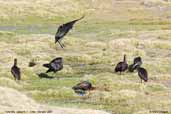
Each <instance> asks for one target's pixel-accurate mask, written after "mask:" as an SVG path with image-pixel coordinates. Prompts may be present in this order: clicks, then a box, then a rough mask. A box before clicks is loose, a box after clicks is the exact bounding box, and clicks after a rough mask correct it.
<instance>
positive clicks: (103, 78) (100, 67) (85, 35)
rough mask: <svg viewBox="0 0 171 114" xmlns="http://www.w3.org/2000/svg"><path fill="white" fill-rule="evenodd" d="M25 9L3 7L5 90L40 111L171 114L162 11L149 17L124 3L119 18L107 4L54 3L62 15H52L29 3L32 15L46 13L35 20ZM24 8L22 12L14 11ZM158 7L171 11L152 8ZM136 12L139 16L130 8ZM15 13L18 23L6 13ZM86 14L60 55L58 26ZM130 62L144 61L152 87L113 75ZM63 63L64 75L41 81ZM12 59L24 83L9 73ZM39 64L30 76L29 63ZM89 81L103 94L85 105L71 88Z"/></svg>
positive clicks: (45, 5) (168, 43) (0, 41)
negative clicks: (49, 65)
mask: <svg viewBox="0 0 171 114" xmlns="http://www.w3.org/2000/svg"><path fill="white" fill-rule="evenodd" d="M24 1H25V0H21V1H20V2H18V1H17V0H14V2H12V3H11V4H9V3H8V2H7V4H8V5H9V7H8V8H7V7H6V6H5V3H6V2H5V1H4V2H2V4H1V6H3V8H4V9H3V10H2V11H1V12H0V14H1V15H4V17H3V18H1V22H0V25H1V28H0V30H1V31H0V53H1V55H0V76H1V78H0V85H1V86H6V87H10V88H14V89H17V90H19V91H20V92H23V93H25V94H27V95H28V96H30V97H32V98H33V99H35V100H36V101H37V102H39V103H44V104H48V105H53V106H63V107H77V108H93V109H101V110H106V111H108V112H111V113H114V114H115V113H116V114H144V113H149V112H150V111H153V110H164V111H169V113H171V110H170V109H171V100H170V99H171V91H170V89H171V65H170V64H171V39H170V36H171V30H170V29H171V28H170V26H171V20H170V19H166V18H165V17H166V14H167V16H168V17H169V16H170V13H168V12H167V13H165V12H162V11H160V14H161V15H160V14H156V12H157V11H158V9H155V8H154V9H155V10H154V9H151V10H150V9H148V8H146V7H145V6H141V4H140V3H139V2H130V1H126V3H125V2H123V1H120V2H119V1H118V2H117V4H115V5H116V8H117V7H120V8H121V10H120V11H118V10H117V9H115V8H113V7H111V6H110V4H107V3H106V4H104V2H103V1H95V4H94V5H92V4H91V2H92V1H87V2H85V1H82V0H71V1H70V0H65V1H61V0H59V1H56V2H55V1H54V4H55V5H61V6H60V7H57V8H52V6H51V5H50V2H49V1H43V2H42V3H41V4H40V3H39V2H40V1H39V0H36V2H37V3H36V4H35V5H33V4H31V2H26V1H25V2H26V3H25V4H26V5H27V7H26V8H28V9H34V8H40V9H39V10H38V11H37V12H36V11H30V10H28V9H26V10H23V9H24V8H23V4H24ZM110 2H111V3H112V0H111V1H110ZM129 2H130V3H129ZM151 2H152V3H153V2H154V1H151ZM18 3H20V7H18V8H17V9H15V10H14V9H13V8H14V7H15V5H16V4H18ZM86 3H87V4H86ZM64 4H66V7H65V5H64ZM80 4H82V5H83V6H84V7H80ZM100 4H104V6H103V5H100ZM158 4H160V5H162V6H165V7H168V6H169V5H170V4H169V3H165V2H157V3H156V2H155V3H154V5H158ZM32 5H33V6H32ZM105 5H106V6H108V9H105V8H106V6H105ZM133 5H136V6H139V7H140V9H136V8H133V7H130V6H133ZM125 6H127V7H125ZM49 8H51V10H50V9H49ZM60 8H61V9H62V8H66V9H65V10H64V9H63V10H60ZM67 8H71V11H73V12H72V13H70V10H69V9H67ZM96 8H97V9H96ZM103 8H104V10H102V9H103ZM12 9H13V10H14V12H17V11H19V13H17V14H16V17H15V16H13V15H12V14H11V13H10V12H8V13H6V12H7V11H11V10H12ZM56 10H59V11H56ZM153 11H156V12H153ZM84 13H86V17H85V18H84V19H83V20H82V21H80V22H78V23H77V24H76V25H75V27H74V28H73V30H72V31H71V32H70V33H69V34H68V35H67V36H66V37H65V38H64V40H63V41H62V43H64V44H65V45H66V47H65V48H64V49H61V48H60V46H59V45H58V44H54V34H55V32H56V29H57V26H58V25H59V24H61V23H64V22H67V21H69V20H72V19H75V18H79V17H80V16H82V15H83V14H84ZM5 14H6V15H5ZM24 14H27V15H24ZM34 14H35V15H34ZM162 15H165V16H164V17H162ZM47 16H49V18H47ZM42 17H43V18H42ZM125 17H127V18H125ZM22 19H23V21H21V20H22ZM124 54H126V55H127V61H128V63H129V64H131V63H132V60H133V58H134V57H135V56H141V57H142V58H143V67H145V68H146V69H147V70H148V73H149V82H148V83H140V79H139V77H138V76H137V73H136V72H135V73H128V72H125V73H123V74H122V75H119V74H116V73H114V67H115V65H116V64H117V62H119V61H121V60H122V59H123V55H124ZM58 56H61V57H63V58H64V69H63V70H62V71H60V72H57V73H55V74H53V73H49V75H50V76H53V77H54V78H53V79H44V78H39V77H38V76H37V73H41V72H45V71H46V70H47V69H46V68H43V67H42V64H43V63H46V62H49V61H50V60H52V59H53V58H55V57H58ZM14 58H18V62H19V63H18V66H19V67H20V68H21V72H22V80H21V82H15V81H14V80H13V77H12V75H11V73H10V67H11V66H12V64H13V59H14ZM33 59H34V60H35V62H36V63H37V65H36V66H35V67H34V68H29V67H28V63H29V61H31V60H33ZM83 80H89V81H91V82H92V83H93V85H94V86H95V87H96V88H97V89H96V90H94V91H92V92H90V94H89V95H86V96H83V97H81V96H79V95H77V94H75V93H74V91H73V90H72V87H73V86H74V85H75V84H77V83H78V82H80V81H83Z"/></svg>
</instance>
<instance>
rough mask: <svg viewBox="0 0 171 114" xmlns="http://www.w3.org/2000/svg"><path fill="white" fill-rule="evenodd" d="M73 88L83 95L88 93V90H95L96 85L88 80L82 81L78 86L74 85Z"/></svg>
mask: <svg viewBox="0 0 171 114" xmlns="http://www.w3.org/2000/svg"><path fill="white" fill-rule="evenodd" d="M72 89H73V90H74V91H75V93H77V94H80V95H83V94H85V93H86V91H90V90H94V89H95V87H93V86H92V84H91V83H90V82H88V81H82V82H80V83H78V84H77V85H76V86H74V87H72Z"/></svg>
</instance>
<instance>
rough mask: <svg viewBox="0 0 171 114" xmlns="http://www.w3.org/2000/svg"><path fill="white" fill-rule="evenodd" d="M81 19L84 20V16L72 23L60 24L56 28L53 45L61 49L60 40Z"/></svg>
mask: <svg viewBox="0 0 171 114" xmlns="http://www.w3.org/2000/svg"><path fill="white" fill-rule="evenodd" d="M82 18H84V16H82V17H81V18H79V19H76V20H73V21H70V22H67V23H65V24H62V25H60V26H59V27H58V30H57V32H56V35H55V43H57V42H58V43H59V45H60V46H61V47H62V48H63V46H64V45H63V44H61V42H60V41H61V40H62V38H63V37H64V36H65V35H66V34H67V33H68V32H69V31H70V30H71V29H72V28H73V26H74V24H75V23H76V22H77V21H79V20H81V19H82Z"/></svg>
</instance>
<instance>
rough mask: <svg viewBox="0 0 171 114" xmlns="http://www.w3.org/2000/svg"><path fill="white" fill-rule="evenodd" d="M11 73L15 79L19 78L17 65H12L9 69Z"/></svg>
mask: <svg viewBox="0 0 171 114" xmlns="http://www.w3.org/2000/svg"><path fill="white" fill-rule="evenodd" d="M11 73H12V74H13V76H14V77H15V78H16V79H17V80H20V75H21V74H20V68H18V67H12V69H11Z"/></svg>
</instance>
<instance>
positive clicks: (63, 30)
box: [55, 24, 70, 41]
mask: <svg viewBox="0 0 171 114" xmlns="http://www.w3.org/2000/svg"><path fill="white" fill-rule="evenodd" d="M69 29H70V28H69V27H68V26H66V25H65V24H64V25H60V26H59V28H58V30H57V32H56V34H55V39H56V41H58V40H59V39H60V38H62V37H64V36H65V35H66V34H67V33H68V31H69Z"/></svg>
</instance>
